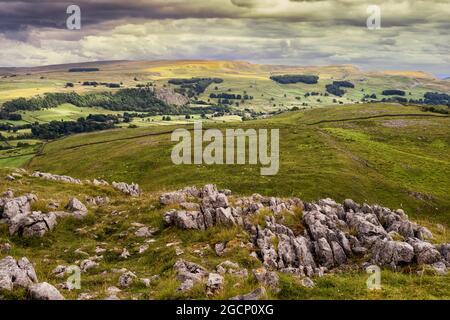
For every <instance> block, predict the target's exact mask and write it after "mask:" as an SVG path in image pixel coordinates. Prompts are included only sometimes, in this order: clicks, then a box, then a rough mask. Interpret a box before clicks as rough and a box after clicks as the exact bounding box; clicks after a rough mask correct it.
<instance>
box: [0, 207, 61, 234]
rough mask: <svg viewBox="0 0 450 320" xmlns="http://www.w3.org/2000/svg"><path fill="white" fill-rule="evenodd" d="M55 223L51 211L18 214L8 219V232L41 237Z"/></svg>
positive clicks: (54, 216)
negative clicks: (46, 212)
mask: <svg viewBox="0 0 450 320" xmlns="http://www.w3.org/2000/svg"><path fill="white" fill-rule="evenodd" d="M55 225H56V215H55V214H53V213H49V214H43V213H41V212H33V213H32V214H19V215H16V216H14V218H12V219H11V220H10V222H9V233H10V234H11V235H14V234H18V235H20V236H23V237H25V238H32V237H42V236H44V235H45V234H46V233H47V232H48V231H51V230H53V228H54V227H55Z"/></svg>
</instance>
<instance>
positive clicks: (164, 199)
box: [159, 191, 186, 205]
mask: <svg viewBox="0 0 450 320" xmlns="http://www.w3.org/2000/svg"><path fill="white" fill-rule="evenodd" d="M185 201H186V195H185V194H184V193H183V192H181V191H175V192H168V193H164V194H163V195H161V196H160V197H159V202H160V203H161V204H163V205H169V204H180V203H184V202H185Z"/></svg>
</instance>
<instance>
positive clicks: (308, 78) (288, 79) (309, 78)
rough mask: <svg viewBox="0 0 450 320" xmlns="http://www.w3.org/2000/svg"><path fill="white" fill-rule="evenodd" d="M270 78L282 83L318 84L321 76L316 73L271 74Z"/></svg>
mask: <svg viewBox="0 0 450 320" xmlns="http://www.w3.org/2000/svg"><path fill="white" fill-rule="evenodd" d="M270 79H271V80H273V81H275V82H277V83H280V84H290V83H299V82H300V83H306V84H316V83H317V82H318V81H319V77H318V76H315V75H279V76H271V77H270Z"/></svg>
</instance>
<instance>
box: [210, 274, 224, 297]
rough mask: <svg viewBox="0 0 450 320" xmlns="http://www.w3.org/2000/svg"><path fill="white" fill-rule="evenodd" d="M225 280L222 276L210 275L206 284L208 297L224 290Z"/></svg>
mask: <svg viewBox="0 0 450 320" xmlns="http://www.w3.org/2000/svg"><path fill="white" fill-rule="evenodd" d="M223 283H224V279H223V277H222V276H221V275H220V274H217V273H210V274H209V276H208V281H207V282H206V291H207V294H208V295H214V294H216V293H218V292H219V291H221V290H222V289H223Z"/></svg>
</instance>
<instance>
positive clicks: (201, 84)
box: [168, 78, 223, 98]
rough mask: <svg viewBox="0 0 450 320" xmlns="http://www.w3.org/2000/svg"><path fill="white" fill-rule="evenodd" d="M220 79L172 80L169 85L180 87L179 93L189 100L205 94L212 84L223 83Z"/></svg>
mask: <svg viewBox="0 0 450 320" xmlns="http://www.w3.org/2000/svg"><path fill="white" fill-rule="evenodd" d="M222 82H223V79H220V78H191V79H170V80H169V81H168V83H170V84H172V85H176V86H179V87H180V88H178V90H177V92H179V93H182V94H185V95H186V96H188V97H189V98H192V97H194V96H197V95H199V94H202V93H203V92H205V90H206V89H207V88H208V87H209V86H210V85H211V84H212V83H222Z"/></svg>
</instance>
